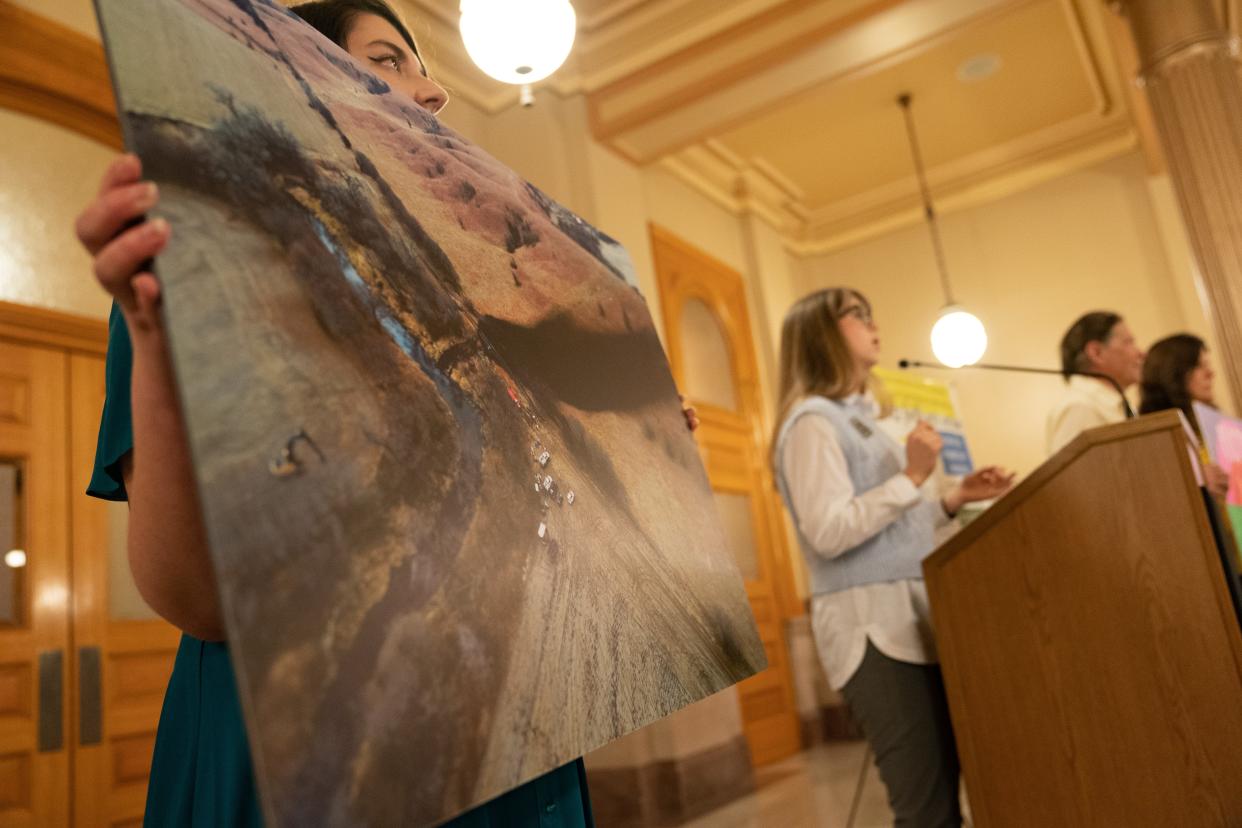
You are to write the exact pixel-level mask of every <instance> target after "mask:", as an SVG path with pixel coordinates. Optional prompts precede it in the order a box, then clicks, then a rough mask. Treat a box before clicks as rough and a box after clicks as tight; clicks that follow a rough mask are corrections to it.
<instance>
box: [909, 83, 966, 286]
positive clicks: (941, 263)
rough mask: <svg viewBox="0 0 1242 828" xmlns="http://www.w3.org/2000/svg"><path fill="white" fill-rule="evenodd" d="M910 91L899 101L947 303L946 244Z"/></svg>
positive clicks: (947, 269) (947, 271)
mask: <svg viewBox="0 0 1242 828" xmlns="http://www.w3.org/2000/svg"><path fill="white" fill-rule="evenodd" d="M911 100H912V99H911V96H910V93H909V92H906V93H903V94H902V95H900V96H898V98H897V103H898V104H900V105H901V111H902V113H903V114H904V115H905V119H906V134H907V135H908V136H909V138H910V155H911V156H912V157H913V158H914V173H915V175H916V176H917V177H918V180H919V192H920V194H921V195H922V196H923V214H924V215H925V216H926V217H927V229H928V232H930V233H931V240H932V250H933V252H934V253H935V255H936V269H937V270H939V271H940V284H941V286H943V287H944V298H945V304H946V305H954V304H957V303H956V302H954V301H953V289H952V288H951V287H949V268H948V265H946V264H945V260H944V245H943V244H942V243H941V241H940V225H939V224H938V223H937V221H936V208H935V207H933V206H932V198H931V190H930V189H929V188H928V186H927V173H926V172H925V171H924V170H923V153H922V152H920V150H919V136H918V134H917V133H916V132H915V129H914V114H913V113H912V112H911V111H910V103H911Z"/></svg>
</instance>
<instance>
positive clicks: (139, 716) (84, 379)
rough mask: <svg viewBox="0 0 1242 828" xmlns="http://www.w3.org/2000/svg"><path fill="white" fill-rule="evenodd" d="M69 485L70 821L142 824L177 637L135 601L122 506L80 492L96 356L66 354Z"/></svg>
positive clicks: (96, 392)
mask: <svg viewBox="0 0 1242 828" xmlns="http://www.w3.org/2000/svg"><path fill="white" fill-rule="evenodd" d="M68 367H69V372H68V373H69V394H70V406H69V410H70V412H71V422H70V432H69V433H70V442H71V450H70V457H71V463H72V465H71V468H72V479H73V490H72V496H71V499H70V505H71V510H72V516H73V542H72V563H73V629H72V632H73V653H74V657H73V668H74V674H73V686H72V693H71V694H70V695H71V697H72V700H73V702H72V705H71V707H70V710H71V719H72V721H73V728H72V733H73V745H74V762H73V803H74V824H75V825H77V826H81V827H82V828H86V826H108V827H109V828H112V826H130V825H134V826H137V825H141V824H142V813H143V806H144V804H145V802H146V793H147V776H148V775H149V773H150V770H151V752H152V749H153V747H154V746H155V728H156V725H157V724H158V723H159V715H160V708H161V706H162V704H163V700H164V690H165V688H166V687H167V685H168V676H169V674H170V673H171V672H172V663H173V658H174V657H175V655H176V651H177V644H178V642H179V641H180V634H179V633H178V631H177V630H176V629H175V628H174V627H173V626H172V625H170V624H168V623H166V622H164V621H162V620H160V619H159V618H157V617H156V616H155V614H154V613H153V612H152V611H151V610H150V609H149V608H148V607H147V606H146V604H145V603H143V601H142V598H141V597H140V596H139V595H138V591H137V589H136V588H135V587H134V584H133V580H132V579H131V578H130V575H129V561H128V558H127V556H126V551H125V550H126V545H125V538H126V529H127V525H128V508H127V506H126V504H124V503H106V502H103V501H100V500H96V499H94V498H90V497H87V496H86V495H85V494H84V492H85V491H86V486H87V482H88V481H89V480H90V474H91V468H92V465H93V460H94V456H95V439H96V435H97V433H98V429H99V415H100V412H101V411H102V409H103V399H104V358H103V357H102V356H100V355H97V354H83V353H75V354H73V355H72V356H71V357H70V358H69V365H68Z"/></svg>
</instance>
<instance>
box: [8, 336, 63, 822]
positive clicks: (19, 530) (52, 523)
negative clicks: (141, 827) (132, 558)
mask: <svg viewBox="0 0 1242 828" xmlns="http://www.w3.org/2000/svg"><path fill="white" fill-rule="evenodd" d="M66 374H67V360H66V357H65V354H64V352H62V351H57V350H54V349H49V348H33V347H27V346H24V345H17V344H12V343H8V342H4V341H0V556H3V557H0V826H2V827H3V828H10V826H12V827H13V828H16V826H38V828H44V827H45V826H49V827H50V826H66V825H68V824H69V805H68V793H69V739H68V732H69V711H68V705H67V704H66V693H65V691H66V686H67V685H66V678H67V676H66V673H67V669H68V666H67V658H68V647H69V624H68V618H69V611H68V598H69V531H68V525H69V505H68V497H67V495H68V491H69V484H68V479H67V471H68V462H67V460H68V458H67V456H66V453H67V452H66V450H67V446H66V444H65V440H64V435H65V431H66V428H65V425H66V423H65V418H66V414H65V412H66V406H65V388H66Z"/></svg>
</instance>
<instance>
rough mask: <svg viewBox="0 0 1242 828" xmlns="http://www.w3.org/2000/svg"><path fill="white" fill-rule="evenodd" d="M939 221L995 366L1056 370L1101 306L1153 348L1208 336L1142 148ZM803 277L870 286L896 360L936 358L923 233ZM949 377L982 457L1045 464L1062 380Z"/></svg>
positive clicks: (903, 235)
mask: <svg viewBox="0 0 1242 828" xmlns="http://www.w3.org/2000/svg"><path fill="white" fill-rule="evenodd" d="M941 224H942V230H943V234H944V245H945V251H946V256H947V258H948V263H949V270H950V273H951V277H952V280H953V288H954V292H955V293H956V295H957V299H958V301H959V302H960V303H962V304H965V305H967V306H968V307H969V308H970V309H971V310H972V311H974V312H975V313H976V314H977V315H978V316H979V317H980V319H982V320H983V322H984V324H985V325H986V326H987V328H988V334H989V339H990V344H989V348H988V353H987V356H986V359H987V360H988V361H992V362H999V363H1010V364H1016V365H1034V366H1045V367H1056V366H1057V362H1058V356H1057V343H1058V341H1059V340H1060V337H1061V335H1062V333H1063V332H1064V330H1065V329H1066V328H1067V327H1068V326H1069V324H1070V323H1071V322H1072V321H1073V320H1074V319H1075V318H1076V317H1077V316H1078V315H1079V314H1081V313H1083V312H1085V311H1088V310H1093V309H1115V310H1117V311H1118V312H1120V313H1122V314H1123V315H1124V316H1126V317H1127V319H1128V320H1129V321H1130V324H1131V326H1132V327H1133V328H1134V331H1135V333H1136V335H1137V336H1138V338H1139V340H1140V341H1141V342H1143V343H1144V344H1146V343H1149V342H1152V341H1154V340H1155V339H1158V338H1160V337H1162V336H1165V335H1166V334H1169V333H1172V332H1174V331H1178V330H1182V329H1191V330H1193V331H1195V332H1197V333H1203V332H1204V331H1203V324H1204V323H1203V319H1202V314H1201V313H1200V314H1199V315H1198V318H1197V319H1196V318H1188V315H1187V313H1186V312H1185V309H1184V304H1185V303H1184V302H1183V300H1182V293H1183V291H1182V290H1180V289H1179V287H1178V285H1177V284H1176V283H1175V279H1176V271H1175V269H1174V268H1172V267H1170V264H1169V256H1168V255H1167V254H1166V252H1165V248H1164V245H1163V243H1162V229H1161V224H1160V223H1159V221H1158V220H1157V216H1156V213H1155V210H1154V209H1153V204H1152V198H1151V195H1150V191H1149V188H1148V183H1147V179H1146V175H1145V173H1144V170H1143V163H1142V160H1141V158H1139V157H1138V156H1137V155H1127V156H1124V157H1121V158H1117V159H1114V160H1112V161H1108V162H1105V163H1103V164H1099V165H1097V166H1095V167H1092V168H1089V169H1087V170H1084V171H1081V172H1077V173H1073V174H1071V175H1067V176H1065V177H1063V178H1060V179H1057V180H1054V181H1051V182H1048V183H1046V184H1043V185H1041V186H1039V187H1036V188H1034V189H1031V190H1027V191H1025V192H1021V193H1018V194H1016V195H1011V196H1009V197H1007V198H1003V199H1000V200H999V201H995V202H992V203H990V204H987V205H985V206H981V207H974V208H971V209H967V210H963V211H961V212H957V213H952V214H949V215H946V216H944V217H943V218H942V220H941ZM797 284H798V288H799V291H798V292H799V293H800V294H801V293H805V292H809V291H811V290H814V289H816V288H821V287H826V286H829V285H836V284H845V285H852V286H854V287H857V288H859V289H860V290H862V291H863V292H864V293H866V294H867V295H868V296H869V297H870V298H871V300H872V302H873V303H874V304H875V307H876V313H877V320H878V322H879V325H880V328H881V337H882V339H883V343H884V356H885V360H884V361H885V364H886V365H889V366H892V365H894V364H895V363H896V361H897V360H898V359H899V358H901V357H912V358H923V359H926V358H928V357H930V355H931V349H930V345H929V343H928V335H929V332H930V330H931V326H932V323H933V322H934V321H935V319H936V316H937V311H938V309H939V306H940V305H941V304H942V297H941V295H940V286H939V282H938V281H937V277H936V271H935V267H934V264H933V260H932V253H931V247H930V243H929V241H928V237H927V230H926V228H925V227H923V226H913V227H908V228H905V229H902V230H899V231H896V232H893V233H890V234H888V235H885V236H882V237H880V238H876V239H872V240H870V241H868V242H866V243H863V244H860V245H857V246H855V247H850V248H847V249H845V250H841V251H839V252H836V253H833V254H831V255H828V256H822V257H818V258H814V259H808V260H806V261H805V262H803V263H802V268H801V274H800V276H799V278H798V279H797ZM938 375H939V376H943V377H948V376H949V375H948V374H947V373H939V374H938ZM952 379H953V382H954V384H955V386H956V388H957V391H958V394H959V399H960V402H961V406H962V417H963V420H964V421H965V424H966V429H967V438H968V440H969V441H970V443H971V449H972V453H973V454H974V457H975V460H976V462H983V463H1001V464H1003V465H1005V466H1008V467H1011V468H1014V469H1017V470H1018V471H1020V472H1023V473H1026V472H1029V471H1031V470H1032V469H1033V468H1034V467H1035V466H1036V465H1038V464H1039V463H1040V462H1041V461H1042V460H1043V458H1044V417H1045V412H1046V411H1047V410H1048V408H1049V407H1050V406H1051V405H1052V403H1053V401H1054V400H1055V398H1056V396H1057V394H1058V393H1059V391H1060V390H1061V384H1060V381H1059V380H1058V379H1056V378H1050V379H1043V378H1040V377H1028V376H1010V375H1004V374H990V373H983V372H977V371H963V372H961V373H958V374H955V375H953V378H952Z"/></svg>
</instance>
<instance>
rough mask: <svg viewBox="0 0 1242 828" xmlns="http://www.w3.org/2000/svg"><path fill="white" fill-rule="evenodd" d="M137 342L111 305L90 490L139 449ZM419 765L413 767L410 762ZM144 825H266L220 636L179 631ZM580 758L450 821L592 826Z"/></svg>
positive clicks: (111, 481)
mask: <svg viewBox="0 0 1242 828" xmlns="http://www.w3.org/2000/svg"><path fill="white" fill-rule="evenodd" d="M132 365H133V349H132V346H131V345H130V341H129V331H128V330H127V329H126V327H125V320H124V318H123V317H122V316H121V313H120V311H119V310H118V309H117V308H116V306H115V305H114V306H113V308H112V314H111V316H110V317H109V319H108V360H107V369H106V377H107V395H106V397H105V399H104V410H103V421H102V422H101V423H100V426H99V443H98V446H97V448H96V452H95V470H94V473H93V474H92V476H91V482H90V488H88V489H87V494H90V495H93V496H94V497H99V498H103V499H104V500H126V499H127V497H126V493H125V482H124V479H123V478H122V476H121V458H122V457H124V456H125V455H126V454H127V453H128V452H129V451H131V450H132V449H133V447H134V434H133V423H132V421H131V418H130V372H131V367H132ZM412 772H413V773H417V770H416V769H415V770H413V771H412ZM143 824H144V825H146V826H156V827H157V828H164V827H165V826H195V828H197V827H198V826H204V828H205V826H223V825H228V826H242V827H243V828H251V827H252V826H254V827H255V828H257V826H261V825H262V824H263V819H262V815H261V813H260V810H259V797H258V791H257V790H256V787H255V782H254V769H253V766H252V765H251V762H250V748H249V746H248V745H247V743H246V729H245V727H244V725H243V724H242V713H241V703H240V700H239V698H238V695H237V685H236V683H235V682H234V679H233V665H232V663H231V662H230V661H229V653H228V647H227V645H226V644H224V643H220V642H211V641H199V640H198V639H197V638H193V637H191V636H189V635H183V636H181V646H180V648H179V649H178V650H177V658H176V661H175V662H174V663H173V672H172V677H171V678H170V679H169V681H168V691H167V692H166V693H165V695H164V708H163V710H162V711H161V713H160V724H159V730H158V731H157V732H156V735H155V755H154V756H153V757H152V760H151V777H150V782H149V786H148V788H147V808H146V817H145V819H144V823H143ZM594 824H595V823H594V821H593V820H592V818H591V803H590V799H589V797H588V796H587V787H586V773H585V769H584V767H583V764H582V760H581V759H579V760H577V761H574V762H570V763H569V764H568V765H565V766H563V767H560V768H557V769H556V770H554V771H552V772H550V773H548V774H545V775H544V776H542V777H540V778H539V779H536V780H534V781H532V782H528V783H527V784H525V785H523V786H522V787H520V788H517V789H516V790H513V791H510V792H509V793H507V794H505V795H504V796H501V797H498V798H497V799H494V800H492V801H491V802H488V803H486V804H484V805H481V806H479V807H478V808H475V809H474V810H473V811H470V812H469V813H466V814H463V815H462V816H460V817H458V818H457V819H454V820H452V821H451V822H448V823H446V824H445V828H449V827H450V826H451V828H502V827H503V828H590V827H591V826H594Z"/></svg>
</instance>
